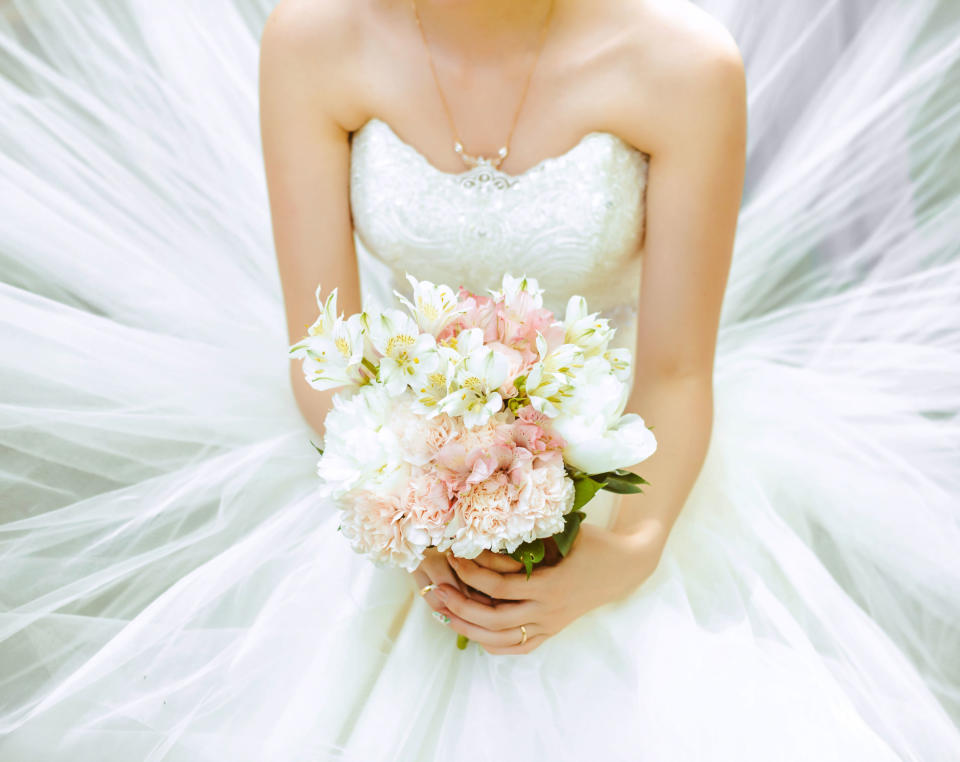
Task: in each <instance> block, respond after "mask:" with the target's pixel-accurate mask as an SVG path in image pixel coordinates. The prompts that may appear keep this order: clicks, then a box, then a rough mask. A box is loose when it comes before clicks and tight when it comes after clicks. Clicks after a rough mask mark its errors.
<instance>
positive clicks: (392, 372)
mask: <svg viewBox="0 0 960 762" xmlns="http://www.w3.org/2000/svg"><path fill="white" fill-rule="evenodd" d="M363 322H364V326H365V327H366V331H367V335H368V336H369V337H370V341H371V343H372V344H373V346H374V347H375V348H376V350H377V351H378V352H379V353H380V354H381V355H383V357H381V358H380V369H379V374H378V378H379V380H380V382H381V383H382V384H383V385H384V386H385V387H386V389H387V391H388V392H390V394H392V395H398V394H402V393H403V391H404V389H406V388H407V385H409V386H410V387H412V388H413V389H414V390H416V389H420V388H421V387H423V386H425V385H426V379H427V377H428V376H429V375H430V374H431V373H432V372H433V371H435V370H436V369H437V366H438V365H439V363H440V358H439V357H438V355H437V352H436V340H435V339H434V338H433V336H431V335H430V334H429V333H420V331H419V329H418V327H417V324H416V323H415V322H414V321H413V319H412V318H410V317H409V316H408V315H406V314H404V313H403V312H401V311H400V310H386V311H385V312H382V313H380V314H379V315H376V316H374V317H372V318H371V317H369V316H368V315H367V314H366V313H364V315H363Z"/></svg>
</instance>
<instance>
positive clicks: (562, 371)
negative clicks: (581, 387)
mask: <svg viewBox="0 0 960 762" xmlns="http://www.w3.org/2000/svg"><path fill="white" fill-rule="evenodd" d="M537 353H538V354H539V355H540V361H539V362H537V363H535V364H534V366H533V367H532V368H531V369H530V372H529V373H528V374H527V379H526V382H525V389H526V395H527V397H528V398H529V400H530V404H531V405H533V407H534V409H536V410H537V411H539V412H541V413H543V414H544V415H546V416H548V417H551V418H552V417H554V416H557V415H559V414H560V409H559V406H560V405H561V404H562V403H563V399H564V397H566V396H567V395H568V394H569V393H570V390H569V386H570V378H571V376H572V375H573V373H574V372H575V371H576V370H577V368H579V367H581V366H582V361H583V354H582V352H581V350H580V348H579V347H578V346H576V345H575V344H561V345H560V346H559V347H557V348H556V349H554V350H552V351H551V350H549V349H548V347H547V341H546V339H545V338H544V337H543V334H540V333H538V334H537Z"/></svg>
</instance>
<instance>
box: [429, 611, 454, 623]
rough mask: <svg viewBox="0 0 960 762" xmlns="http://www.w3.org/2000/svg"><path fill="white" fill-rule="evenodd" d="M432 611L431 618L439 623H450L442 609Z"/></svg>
mask: <svg viewBox="0 0 960 762" xmlns="http://www.w3.org/2000/svg"><path fill="white" fill-rule="evenodd" d="M432 613H433V618H434V619H436V620H437V621H438V622H440V624H450V617H448V616H447V615H446V614H444V613H443V612H442V611H434V612H432Z"/></svg>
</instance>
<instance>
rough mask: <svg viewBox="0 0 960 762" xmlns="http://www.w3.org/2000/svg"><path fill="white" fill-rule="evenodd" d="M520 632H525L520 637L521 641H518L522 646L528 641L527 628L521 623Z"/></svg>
mask: <svg viewBox="0 0 960 762" xmlns="http://www.w3.org/2000/svg"><path fill="white" fill-rule="evenodd" d="M520 632H521V633H522V634H523V637H522V638H520V642H519V643H517V645H518V646H522V645H523V644H524V643H526V642H527V628H526V627H524V626H523V625H522V624H521V625H520Z"/></svg>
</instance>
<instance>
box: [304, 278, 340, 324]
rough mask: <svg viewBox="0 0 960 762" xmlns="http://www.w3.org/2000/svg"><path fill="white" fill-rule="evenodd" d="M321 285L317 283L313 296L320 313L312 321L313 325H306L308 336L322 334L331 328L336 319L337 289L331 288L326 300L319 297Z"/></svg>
mask: <svg viewBox="0 0 960 762" xmlns="http://www.w3.org/2000/svg"><path fill="white" fill-rule="evenodd" d="M320 289H321V286H320V284H319V283H318V284H317V290H316V291H315V292H314V296H315V297H316V299H317V306H318V307H319V308H320V314H319V315H318V316H317V319H316V320H314V321H313V325H311V326H308V327H307V335H308V336H323V335H326V334H329V333H330V332H331V331H332V330H333V326H334V325H335V324H336V322H337V320H338V319H339V318H338V317H337V289H333V291H331V292H330V295H329V296H328V297H327V299H326V301H324V300H322V299H321V298H320Z"/></svg>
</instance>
